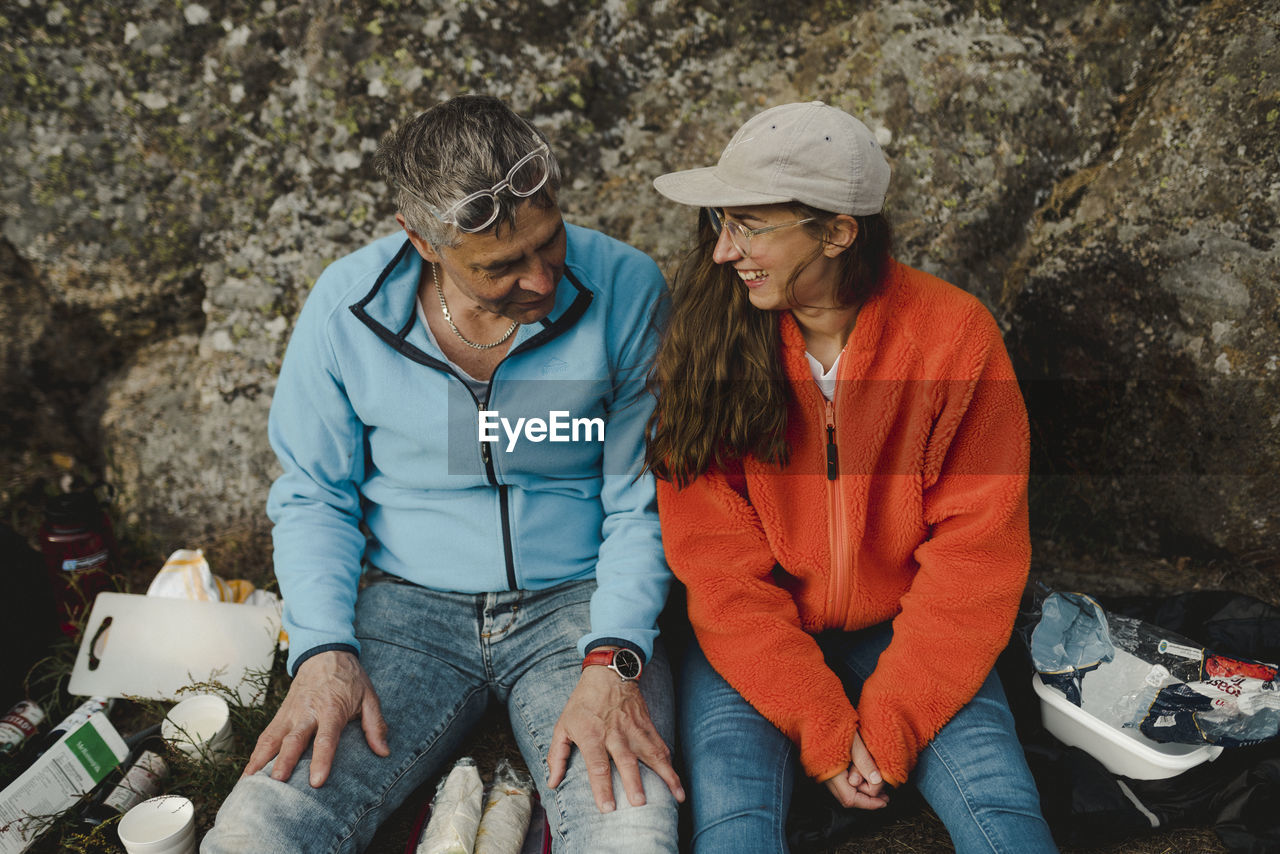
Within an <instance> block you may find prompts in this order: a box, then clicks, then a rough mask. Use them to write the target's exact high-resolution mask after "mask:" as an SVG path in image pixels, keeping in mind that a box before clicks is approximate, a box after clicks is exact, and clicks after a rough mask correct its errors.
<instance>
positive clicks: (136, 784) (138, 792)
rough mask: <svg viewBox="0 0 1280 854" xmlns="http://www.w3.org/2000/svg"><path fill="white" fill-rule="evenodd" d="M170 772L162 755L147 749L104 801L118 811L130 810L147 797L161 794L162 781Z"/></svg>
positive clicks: (105, 804)
mask: <svg viewBox="0 0 1280 854" xmlns="http://www.w3.org/2000/svg"><path fill="white" fill-rule="evenodd" d="M168 774H169V767H168V766H167V765H165V764H164V760H163V759H161V758H160V755H159V754H158V753H152V752H151V751H150V750H148V751H145V752H144V753H143V754H142V755H141V756H139V757H138V761H137V762H135V763H133V766H132V767H131V768H130V769H129V770H128V771H127V772H126V773H125V775H124V779H122V780H121V781H120V782H119V783H118V784H117V785H116V787H115V788H114V789H112V790H111V794H109V795H107V796H106V798H104V799H103V801H102V803H103V805H104V806H108V807H111V809H113V810H115V811H116V812H119V813H124V812H128V811H129V810H131V809H133V807H134V806H136V805H137V804H140V803H142V801H143V800H145V799H146V798H149V797H152V796H153V795H157V794H159V793H160V781H161V780H162V779H164V778H165V777H166V776H168Z"/></svg>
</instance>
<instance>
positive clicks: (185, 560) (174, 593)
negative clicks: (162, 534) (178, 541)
mask: <svg viewBox="0 0 1280 854" xmlns="http://www.w3.org/2000/svg"><path fill="white" fill-rule="evenodd" d="M147 595H148V596H158V597H161V598H164V599H192V600H195V601H197V602H234V603H236V604H243V605H275V606H276V607H277V608H278V607H280V597H279V596H278V595H277V594H275V593H272V592H271V591H270V590H261V589H258V588H256V587H254V586H253V584H252V582H249V581H246V580H245V579H243V578H233V579H231V580H230V581H225V580H223V579H222V578H220V577H218V576H216V575H214V574H213V571H212V570H210V569H209V562H208V561H207V560H205V556H204V550H202V549H178V550H177V551H175V552H174V553H173V554H171V555H169V559H168V560H166V561H165V562H164V566H162V567H160V571H159V572H157V573H156V577H155V578H153V579H151V585H150V586H149V587H148V588H147ZM280 648H281V649H288V648H289V636H288V634H287V633H285V631H284V630H283V629H281V630H280Z"/></svg>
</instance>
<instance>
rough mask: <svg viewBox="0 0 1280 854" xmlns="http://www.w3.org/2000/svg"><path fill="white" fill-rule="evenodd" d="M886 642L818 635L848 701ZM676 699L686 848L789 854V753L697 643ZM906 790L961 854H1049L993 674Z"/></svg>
mask: <svg viewBox="0 0 1280 854" xmlns="http://www.w3.org/2000/svg"><path fill="white" fill-rule="evenodd" d="M892 637H893V630H892V628H891V626H890V625H889V624H888V623H884V624H881V625H879V626H874V627H872V628H870V629H866V630H863V631H859V632H842V633H831V634H827V635H822V636H820V637H819V638H818V641H819V644H820V645H821V646H822V648H823V652H824V654H825V655H826V659H827V664H828V666H830V667H831V668H832V669H833V670H834V671H835V672H836V673H837V674H838V675H839V676H840V678H841V681H843V682H844V685H845V690H846V691H847V692H848V693H849V697H850V699H852V700H853V702H854V703H855V704H856V703H857V700H858V695H859V694H860V693H861V690H862V683H863V682H864V681H865V680H866V678H867V677H868V676H870V675H871V671H872V670H873V669H874V668H875V665H876V661H877V659H879V657H880V653H881V652H883V651H884V649H885V648H886V647H887V646H888V645H889V640H890V639H891V638H892ZM678 696H679V714H678V717H679V721H680V743H681V747H682V748H683V751H684V756H685V764H686V771H687V774H688V780H689V786H688V790H689V792H690V800H691V804H692V809H693V837H694V838H693V842H694V851H695V852H725V851H731V852H733V854H754V852H785V851H787V850H788V849H787V836H786V823H787V812H788V810H789V809H790V805H791V792H792V785H793V783H794V781H795V774H796V768H797V764H798V761H797V750H796V746H795V745H794V744H793V743H792V742H791V740H790V739H789V738H787V737H786V736H785V735H783V734H782V732H780V731H779V730H778V729H777V727H775V726H774V725H773V724H771V723H769V721H767V720H765V719H764V718H763V717H761V715H760V714H759V712H757V711H756V710H755V709H754V708H752V706H751V705H750V704H749V703H747V701H746V700H744V699H743V698H742V695H741V694H739V693H738V692H737V691H735V690H734V689H733V688H732V687H731V686H730V685H729V684H728V683H727V682H725V681H724V679H723V678H722V677H721V676H720V674H718V673H716V671H715V670H714V669H713V668H712V667H711V665H710V664H709V663H708V662H707V659H706V656H704V655H703V653H702V650H701V649H700V648H699V647H698V645H697V644H696V643H693V644H691V645H690V648H689V650H688V653H687V654H686V656H685V661H684V667H683V668H682V672H681V679H680V690H679V694H678ZM909 783H910V784H912V785H915V786H916V787H917V788H918V789H919V791H920V793H921V794H922V795H923V796H924V799H925V800H926V801H928V803H929V805H930V806H932V807H933V810H934V812H936V813H937V814H938V817H939V818H940V819H942V823H943V824H944V825H946V828H947V831H948V832H949V833H950V834H951V841H952V842H953V843H954V845H955V848H956V851H957V852H960V854H969V852H979V851H982V852H992V851H997V852H1009V854H1039V852H1053V851H1057V848H1056V847H1055V845H1054V842H1053V837H1052V836H1051V835H1050V834H1049V827H1048V825H1047V824H1046V823H1045V821H1044V818H1043V817H1042V816H1041V815H1040V799H1039V796H1038V794H1037V792H1036V785H1035V780H1033V779H1032V777H1031V772H1030V771H1029V770H1028V768H1027V763H1026V760H1025V759H1024V758H1023V753H1022V747H1021V745H1020V744H1019V742H1018V738H1017V736H1016V734H1015V733H1014V727H1013V715H1011V714H1010V712H1009V704H1008V701H1006V700H1005V696H1004V690H1003V689H1002V688H1001V687H1000V681H999V679H998V678H997V677H996V675H995V673H994V672H993V673H992V674H991V675H990V676H989V677H988V678H987V681H986V682H985V683H984V684H983V686H982V688H981V689H980V690H979V691H978V694H977V696H976V697H974V698H973V700H971V701H970V702H969V704H968V705H966V706H965V707H964V708H963V709H961V710H960V711H959V712H958V713H957V714H956V716H955V717H954V718H952V719H951V721H950V722H949V723H948V724H947V725H946V726H944V727H943V728H942V730H941V731H940V732H939V733H938V734H937V735H936V736H934V738H933V740H932V741H931V742H929V744H928V745H927V746H926V747H925V749H924V750H923V751H921V753H920V758H919V761H918V763H917V765H916V768H915V770H914V771H913V772H912V774H911V779H910V780H909Z"/></svg>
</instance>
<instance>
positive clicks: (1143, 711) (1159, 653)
mask: <svg viewBox="0 0 1280 854" xmlns="http://www.w3.org/2000/svg"><path fill="white" fill-rule="evenodd" d="M1029 645H1030V648H1031V658H1032V662H1033V664H1034V666H1035V668H1036V670H1037V671H1038V672H1039V673H1040V678H1041V680H1042V681H1044V683H1045V684H1046V685H1050V686H1052V687H1056V688H1058V689H1059V690H1061V691H1062V692H1063V694H1064V695H1065V696H1066V697H1067V699H1068V700H1070V701H1071V702H1073V703H1075V704H1076V705H1077V706H1079V705H1080V703H1081V683H1082V681H1083V680H1085V679H1086V678H1087V675H1088V674H1089V673H1091V672H1092V671H1095V670H1097V669H1098V668H1099V667H1100V666H1102V665H1105V664H1108V663H1109V662H1111V661H1113V660H1114V659H1115V658H1116V654H1117V651H1123V652H1124V653H1127V654H1128V656H1129V657H1130V658H1128V660H1129V661H1133V659H1137V662H1136V663H1137V664H1139V665H1140V667H1139V670H1140V672H1141V675H1140V676H1136V677H1134V678H1133V679H1132V680H1131V684H1129V685H1127V690H1125V689H1124V688H1121V689H1119V690H1115V689H1110V690H1115V695H1114V698H1113V699H1112V701H1111V702H1110V703H1109V704H1108V705H1107V706H1106V707H1105V719H1106V720H1108V721H1109V722H1111V723H1113V724H1114V725H1120V726H1124V727H1132V728H1135V729H1138V730H1139V731H1140V732H1141V733H1142V734H1143V735H1145V736H1146V737H1147V738H1149V739H1151V740H1152V741H1156V742H1164V743H1169V742H1174V743H1179V744H1197V745H1199V744H1213V745H1219V746H1222V747H1242V746H1247V745H1252V744H1258V743H1260V742H1263V741H1268V740H1270V739H1273V738H1275V737H1276V736H1277V735H1280V685H1278V684H1277V682H1276V675H1277V668H1276V666H1275V665H1271V664H1266V663H1264V662H1258V661H1252V660H1249V659H1245V658H1232V657H1230V656H1225V655H1220V654H1217V653H1214V652H1213V651H1211V650H1208V649H1206V648H1204V647H1203V646H1201V645H1199V644H1197V643H1196V642H1194V641H1192V640H1189V639H1187V638H1185V637H1183V636H1181V635H1179V634H1177V633H1175V632H1172V631H1169V630H1167V629H1164V628H1162V627H1160V626H1156V625H1153V624H1151V623H1147V622H1145V621H1142V620H1138V619H1134V618H1133V617H1125V616H1122V615H1118V614H1110V613H1108V612H1107V611H1105V610H1104V609H1103V608H1102V607H1101V606H1100V605H1099V604H1098V603H1097V602H1096V601H1094V600H1093V599H1092V598H1090V597H1088V596H1085V595H1084V594H1082V593H1051V594H1050V595H1048V596H1046V597H1045V598H1044V599H1043V601H1042V602H1041V604H1040V617H1039V622H1038V623H1037V624H1036V626H1035V629H1034V631H1033V632H1032V634H1031V639H1030V644H1029ZM1136 672H1139V671H1135V673H1136ZM1099 675H1100V676H1101V675H1103V674H1099ZM1107 675H1112V676H1114V674H1112V673H1111V672H1110V671H1107ZM1094 678H1095V679H1097V678H1098V677H1094ZM1090 684H1092V685H1094V686H1095V687H1097V686H1098V685H1099V684H1107V683H1106V682H1105V681H1104V682H1103V683H1096V682H1094V683H1090Z"/></svg>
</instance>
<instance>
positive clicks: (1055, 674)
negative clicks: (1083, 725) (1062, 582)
mask: <svg viewBox="0 0 1280 854" xmlns="http://www.w3.org/2000/svg"><path fill="white" fill-rule="evenodd" d="M1115 654H1116V648H1115V644H1113V643H1112V641H1111V632H1110V630H1109V629H1108V624H1107V614H1106V612H1105V611H1104V610H1103V609H1102V606H1101V605H1099V604H1098V603H1097V602H1095V601H1094V600H1093V599H1092V598H1091V597H1089V596H1086V595H1084V594H1083V593H1052V594H1050V595H1049V596H1048V597H1046V598H1045V600H1044V601H1043V602H1042V603H1041V605H1040V621H1039V623H1037V624H1036V627H1035V630H1034V631H1033V632H1032V633H1031V661H1032V663H1033V664H1034V665H1035V668H1036V672H1038V673H1039V674H1040V678H1041V679H1042V680H1043V681H1044V683H1045V684H1046V685H1049V686H1051V687H1054V688H1057V689H1058V690H1060V691H1061V692H1062V693H1063V694H1065V695H1066V697H1067V699H1068V700H1070V701H1071V702H1072V703H1074V704H1075V705H1077V706H1078V705H1080V682H1081V680H1082V679H1083V678H1084V674H1086V673H1088V672H1089V671H1091V670H1096V669H1097V668H1098V667H1099V666H1101V665H1103V664H1105V663H1107V662H1109V661H1111V660H1112V659H1113V658H1115Z"/></svg>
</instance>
